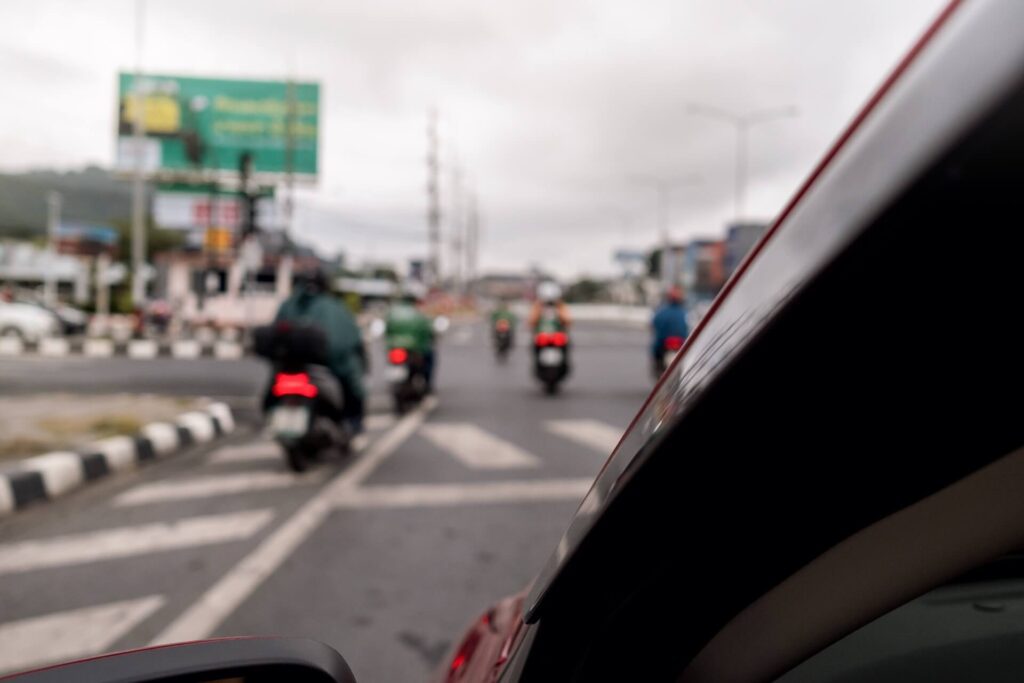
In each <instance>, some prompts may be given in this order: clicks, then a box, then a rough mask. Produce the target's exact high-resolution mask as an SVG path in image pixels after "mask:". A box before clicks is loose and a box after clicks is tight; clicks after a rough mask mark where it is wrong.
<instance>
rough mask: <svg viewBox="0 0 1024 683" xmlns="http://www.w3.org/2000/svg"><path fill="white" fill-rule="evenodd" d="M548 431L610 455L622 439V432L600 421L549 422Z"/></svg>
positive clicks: (547, 424)
mask: <svg viewBox="0 0 1024 683" xmlns="http://www.w3.org/2000/svg"><path fill="white" fill-rule="evenodd" d="M546 426H547V428H548V431H550V432H552V433H554V434H557V435H558V436H562V437H565V438H566V439H569V440H570V441H575V442H576V443H579V444H583V445H584V446H587V447H588V448H593V449H594V450H595V451H597V452H599V453H603V454H604V455H609V454H610V453H611V452H612V449H614V448H615V446H616V445H618V443H619V439H620V438H622V431H621V430H619V429H616V428H615V427H612V426H610V425H607V424H605V423H604V422H600V421H598V420H548V422H547V423H546Z"/></svg>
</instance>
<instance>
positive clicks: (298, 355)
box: [253, 321, 328, 365]
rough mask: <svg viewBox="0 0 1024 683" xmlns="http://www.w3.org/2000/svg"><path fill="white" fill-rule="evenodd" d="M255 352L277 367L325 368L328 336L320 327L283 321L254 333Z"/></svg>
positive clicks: (259, 328)
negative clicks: (276, 364)
mask: <svg viewBox="0 0 1024 683" xmlns="http://www.w3.org/2000/svg"><path fill="white" fill-rule="evenodd" d="M253 351H254V352H255V353H256V355H258V356H261V357H263V358H266V359H268V360H271V361H273V362H275V363H286V364H296V365H307V364H312V365H326V364H327V362H328V357H327V335H325V334H324V331H323V330H322V329H321V328H320V327H319V326H317V325H305V324H301V323H293V322H289V321H282V322H278V323H274V324H272V325H264V326H261V327H257V328H256V329H255V330H253Z"/></svg>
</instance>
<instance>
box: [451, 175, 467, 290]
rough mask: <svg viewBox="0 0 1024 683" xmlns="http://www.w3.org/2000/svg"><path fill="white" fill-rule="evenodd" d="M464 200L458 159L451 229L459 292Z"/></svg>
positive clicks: (455, 278) (454, 178) (453, 181)
mask: <svg viewBox="0 0 1024 683" xmlns="http://www.w3.org/2000/svg"><path fill="white" fill-rule="evenodd" d="M462 200H463V197H462V167H461V166H460V165H459V160H458V158H457V157H456V159H455V161H454V163H453V164H452V210H451V217H452V219H451V223H450V227H449V229H450V231H451V234H452V237H451V240H452V267H453V272H452V277H453V279H454V281H455V290H456V291H457V292H461V290H462V277H463V270H462V266H463V260H462V250H463V247H464V246H465V241H464V229H465V225H464V221H463V212H462V203H463V201H462Z"/></svg>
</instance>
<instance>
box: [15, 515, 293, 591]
mask: <svg viewBox="0 0 1024 683" xmlns="http://www.w3.org/2000/svg"><path fill="white" fill-rule="evenodd" d="M273 517H274V512H273V510H269V509H267V510H251V511H248V512H236V513H231V514H224V515H209V516H204V517H189V518H185V519H180V520H177V521H175V522H171V523H166V522H158V523H156V524H142V525H139V526H131V527H121V528H118V529H104V530H102V531H92V532H88V533H83V534H69V535H67V536H57V537H55V538H47V539H43V540H37V541H21V542H18V543H6V544H3V545H0V575H4V574H14V573H17V572H27V571H33V570H36V569H44V568H47V567H67V566H70V565H79V564H88V563H90V562H101V561H104V560H112V559H116V558H122V557H133V556H136V555H143V554H146V553H156V552H161V551H167V550H178V549H181V548H191V547H195V546H201V545H211V544H213V543H226V542H229V541H241V540H244V539H246V538H250V537H251V536H252V535H253V534H255V533H257V532H258V531H259V530H260V529H262V528H263V527H265V526H266V525H267V524H268V523H269V522H270V520H271V519H273Z"/></svg>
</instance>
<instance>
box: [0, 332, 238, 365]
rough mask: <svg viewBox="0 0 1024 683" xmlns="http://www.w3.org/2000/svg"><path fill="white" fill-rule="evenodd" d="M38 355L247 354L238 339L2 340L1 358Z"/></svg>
mask: <svg viewBox="0 0 1024 683" xmlns="http://www.w3.org/2000/svg"><path fill="white" fill-rule="evenodd" d="M29 354H35V355H38V356H43V357H46V358H65V357H69V356H84V357H86V358H114V357H118V358H129V359H132V360H141V359H151V358H188V359H191V358H218V359H221V360H234V359H238V358H242V357H243V356H244V355H245V347H244V346H243V345H242V344H241V343H240V342H237V341H224V340H220V339H218V340H215V341H212V342H208V343H203V342H199V341H197V340H193V339H179V340H176V341H171V342H165V341H160V342H158V341H156V340H154V339H132V340H129V341H121V342H118V341H113V340H111V339H65V338H62V337H53V338H46V339H40V340H39V341H38V342H24V341H21V340H20V339H10V338H8V339H0V357H16V356H24V355H29Z"/></svg>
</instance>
